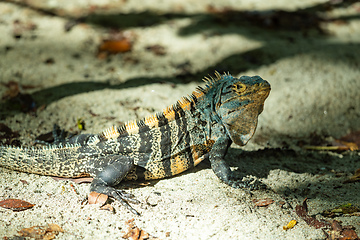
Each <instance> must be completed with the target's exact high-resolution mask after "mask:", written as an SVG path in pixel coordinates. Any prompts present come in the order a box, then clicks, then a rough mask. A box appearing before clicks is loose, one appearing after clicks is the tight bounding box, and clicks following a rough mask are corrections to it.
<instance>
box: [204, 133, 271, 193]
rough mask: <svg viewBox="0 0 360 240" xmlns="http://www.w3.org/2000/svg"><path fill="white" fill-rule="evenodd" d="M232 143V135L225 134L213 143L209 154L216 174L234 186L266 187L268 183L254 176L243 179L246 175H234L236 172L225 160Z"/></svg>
mask: <svg viewBox="0 0 360 240" xmlns="http://www.w3.org/2000/svg"><path fill="white" fill-rule="evenodd" d="M231 143H232V141H231V139H230V137H228V136H227V135H225V136H223V137H220V138H218V139H217V140H216V142H215V144H214V145H213V148H212V150H211V151H210V154H209V160H210V163H211V168H212V170H213V171H214V173H215V175H216V176H217V177H218V178H219V179H220V180H222V181H223V182H225V183H226V184H228V185H229V186H231V187H233V188H245V189H249V190H256V189H263V188H266V185H264V184H263V183H261V182H259V181H258V180H254V179H253V178H250V179H246V180H242V179H243V177H245V175H243V176H240V177H238V176H236V178H235V177H234V176H233V175H234V174H233V173H232V171H231V169H230V167H229V166H228V165H227V163H226V162H225V160H224V158H225V155H226V153H227V150H228V149H229V147H230V145H231Z"/></svg>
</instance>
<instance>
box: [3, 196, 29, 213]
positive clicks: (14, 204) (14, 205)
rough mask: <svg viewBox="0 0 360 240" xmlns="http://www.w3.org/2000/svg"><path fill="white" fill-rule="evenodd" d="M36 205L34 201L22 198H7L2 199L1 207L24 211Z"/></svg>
mask: <svg viewBox="0 0 360 240" xmlns="http://www.w3.org/2000/svg"><path fill="white" fill-rule="evenodd" d="M33 206H35V205H34V204H32V203H29V202H26V201H24V200H20V199H6V200H3V201H0V207H3V208H8V209H11V210H13V211H15V212H18V211H24V210H26V209H29V208H32V207H33Z"/></svg>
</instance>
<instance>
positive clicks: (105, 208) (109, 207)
mask: <svg viewBox="0 0 360 240" xmlns="http://www.w3.org/2000/svg"><path fill="white" fill-rule="evenodd" d="M100 210H107V211H110V212H113V213H115V210H114V208H113V206H111V204H105V205H104V206H102V207H100Z"/></svg>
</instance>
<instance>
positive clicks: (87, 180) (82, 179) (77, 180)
mask: <svg viewBox="0 0 360 240" xmlns="http://www.w3.org/2000/svg"><path fill="white" fill-rule="evenodd" d="M51 178H52V179H54V180H55V181H72V182H74V183H78V184H80V183H91V182H92V181H93V180H94V178H91V177H80V178H62V177H51Z"/></svg>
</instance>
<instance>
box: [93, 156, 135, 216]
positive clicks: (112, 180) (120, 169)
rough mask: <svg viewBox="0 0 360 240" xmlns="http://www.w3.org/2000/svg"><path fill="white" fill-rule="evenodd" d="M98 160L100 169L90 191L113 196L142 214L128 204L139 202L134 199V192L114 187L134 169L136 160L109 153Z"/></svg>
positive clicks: (132, 210) (131, 209) (128, 207)
mask: <svg viewBox="0 0 360 240" xmlns="http://www.w3.org/2000/svg"><path fill="white" fill-rule="evenodd" d="M97 161H98V162H99V166H98V167H97V168H98V171H97V173H96V177H95V178H94V180H93V181H92V183H91V186H90V191H92V192H97V193H103V194H105V195H108V196H109V197H113V198H115V199H116V200H118V201H119V202H121V204H122V205H123V206H125V207H126V208H127V209H128V210H130V211H131V212H132V213H134V214H136V215H140V214H139V213H138V212H137V211H136V210H135V209H133V208H132V207H131V206H130V205H129V204H128V202H131V203H139V201H138V200H136V199H133V195H132V194H129V193H126V192H125V191H122V190H119V189H115V188H114V186H116V185H118V184H119V183H120V182H121V180H122V179H123V178H124V177H125V176H126V175H127V174H128V173H129V171H131V170H132V169H133V167H134V160H133V159H130V158H129V157H126V156H121V155H108V156H105V157H104V158H101V159H99V160H97Z"/></svg>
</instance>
